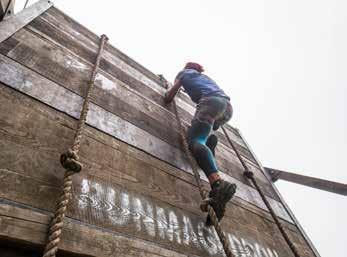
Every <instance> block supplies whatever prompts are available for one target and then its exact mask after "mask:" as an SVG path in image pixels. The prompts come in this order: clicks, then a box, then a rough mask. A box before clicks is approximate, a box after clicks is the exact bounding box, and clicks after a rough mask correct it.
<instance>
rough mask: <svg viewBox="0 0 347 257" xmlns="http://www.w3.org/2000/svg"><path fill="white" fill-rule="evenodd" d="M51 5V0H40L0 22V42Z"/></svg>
mask: <svg viewBox="0 0 347 257" xmlns="http://www.w3.org/2000/svg"><path fill="white" fill-rule="evenodd" d="M52 6H53V3H52V1H49V0H40V1H38V2H37V3H35V4H33V5H31V6H30V7H28V8H26V9H24V10H23V11H21V12H19V13H18V14H16V15H13V16H11V17H9V18H8V19H6V20H4V21H2V22H0V43H1V42H3V41H4V40H6V39H8V38H9V37H10V36H12V35H13V34H14V33H16V32H17V31H18V30H20V29H21V28H23V27H24V26H26V25H27V24H28V23H29V22H31V21H32V20H33V19H35V18H36V17H38V16H40V15H41V14H42V13H44V12H45V11H46V10H48V9H49V8H50V7H52Z"/></svg>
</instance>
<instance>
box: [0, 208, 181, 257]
mask: <svg viewBox="0 0 347 257" xmlns="http://www.w3.org/2000/svg"><path fill="white" fill-rule="evenodd" d="M49 220H50V216H49V215H47V214H46V213H40V212H38V211H34V210H30V209H26V208H24V207H18V206H15V205H13V204H11V205H10V204H6V203H3V202H2V203H0V228H1V229H0V238H6V239H10V240H11V239H12V240H16V241H17V240H21V241H23V242H25V243H31V244H35V245H40V246H41V247H42V245H43V243H44V242H45V239H46V233H47V228H48V224H49ZM61 239H62V240H61V242H60V245H59V247H60V250H63V251H66V252H70V253H75V254H83V255H87V256H98V257H103V256H105V257H108V256H110V257H111V256H124V257H135V256H155V257H174V256H179V257H184V256H187V255H185V254H181V253H179V252H176V251H173V250H170V249H167V248H164V247H162V246H160V245H158V244H156V243H154V242H149V241H144V240H141V239H138V238H136V237H132V238H130V237H127V236H126V235H122V234H119V233H115V232H112V231H109V230H105V229H103V230H101V229H98V228H96V227H92V226H89V225H88V224H85V223H81V222H77V221H75V220H73V219H69V218H66V219H65V226H64V229H63V234H62V238H61ZM41 247H40V248H41ZM40 250H41V249H40Z"/></svg>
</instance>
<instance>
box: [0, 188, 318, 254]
mask: <svg viewBox="0 0 347 257" xmlns="http://www.w3.org/2000/svg"><path fill="white" fill-rule="evenodd" d="M96 194H97V193H96ZM100 201H101V202H103V201H104V199H102V200H100ZM130 201H131V200H130ZM126 202H127V201H125V205H127V203H126ZM12 203H13V202H12V201H8V200H5V201H4V200H2V201H0V220H1V222H0V227H1V228H2V229H1V232H0V238H1V237H2V238H3V237H6V238H7V239H14V240H22V241H26V242H28V241H29V242H32V241H31V240H33V239H34V238H40V239H41V240H40V241H39V242H37V241H36V242H35V243H36V244H42V242H43V239H44V238H45V233H46V225H47V224H48V221H49V218H48V217H47V216H46V214H45V213H42V212H40V213H39V212H37V211H35V209H33V208H31V207H30V208H29V209H28V208H26V209H24V208H23V207H24V206H23V207H22V205H21V204H18V203H16V204H12ZM89 205H92V204H89ZM131 208H132V207H131ZM135 208H137V207H135ZM118 211H120V210H118ZM137 211H138V210H137ZM153 213H154V215H155V218H151V216H150V215H148V211H147V210H143V209H142V210H141V211H138V212H137V213H136V214H133V213H132V212H131V210H130V211H126V212H125V217H126V219H130V220H132V221H133V224H135V226H138V229H141V230H146V231H149V228H150V224H152V225H153V227H154V228H155V232H154V233H155V234H156V235H158V236H159V237H160V238H166V239H167V240H172V243H171V245H167V246H165V245H163V244H162V243H161V242H160V241H155V240H148V239H149V238H148V239H147V240H143V239H141V238H139V235H138V234H136V236H135V237H134V236H132V237H129V235H127V234H126V233H124V231H121V232H120V233H119V232H116V231H113V230H112V229H103V230H100V227H99V226H95V225H92V226H91V225H90V224H88V223H85V222H83V221H79V222H78V223H77V222H76V221H75V220H74V219H70V218H67V219H66V222H65V227H64V230H63V236H62V241H63V243H62V244H61V249H62V250H65V251H66V250H67V251H71V252H75V253H76V252H77V253H82V254H83V252H81V248H80V247H79V244H84V245H86V246H89V244H90V242H89V240H82V238H79V240H80V241H79V244H78V245H77V246H76V245H75V242H74V240H73V244H71V245H70V247H71V248H70V249H66V247H64V245H65V244H64V241H65V240H68V239H69V238H70V237H75V236H77V235H74V233H76V234H77V233H78V234H87V235H88V236H90V237H92V238H93V239H94V234H97V233H98V232H100V231H104V232H105V231H106V232H107V233H109V238H110V241H112V242H115V243H123V242H122V241H123V240H122V238H128V239H130V240H134V241H140V242H142V243H143V245H150V246H151V247H155V246H156V247H157V248H162V249H163V250H166V251H168V252H173V251H177V252H175V253H176V254H189V256H191V255H192V253H191V251H188V250H187V249H185V248H184V247H185V245H189V247H190V248H194V247H200V248H204V247H207V249H204V250H203V251H201V253H200V256H210V255H213V256H218V255H219V254H220V250H221V249H220V247H221V245H220V243H219V242H218V241H216V238H215V236H216V235H215V232H214V231H213V230H211V229H207V228H206V227H201V226H199V225H198V226H197V225H196V221H195V220H190V218H187V217H184V218H183V220H182V221H181V218H180V217H179V216H178V217H177V220H176V218H174V217H175V216H173V215H176V214H168V213H167V212H166V210H160V211H158V209H154V210H153ZM114 215H115V214H114V212H113V213H112V211H110V212H109V216H111V217H112V216H113V218H114ZM170 215H171V216H170ZM43 218H45V220H44V222H43ZM163 219H164V220H163ZM160 220H161V222H159V221H160ZM121 222H123V220H117V223H121ZM181 222H183V223H182V224H183V226H185V228H184V229H182V230H181V231H180V230H179V228H178V227H179V226H180V225H181ZM40 224H42V225H44V226H41V225H40ZM71 224H79V225H82V226H86V227H87V228H92V229H93V231H90V232H89V233H81V232H83V230H81V229H71V227H70V226H71ZM87 224H88V225H87ZM231 225H234V224H223V227H224V228H225V229H226V231H227V237H228V239H229V240H230V243H231V245H232V250H233V251H234V253H235V254H237V255H239V254H245V255H246V256H247V254H250V255H251V256H253V255H254V256H264V257H272V256H283V257H287V256H288V257H290V256H291V254H292V253H291V252H290V250H289V248H288V247H287V246H286V245H285V243H284V241H283V239H282V238H281V237H280V236H279V235H278V233H276V230H273V231H272V228H270V227H269V226H268V225H265V226H267V227H266V230H268V231H272V233H273V234H271V235H268V234H264V233H259V232H257V231H242V229H240V228H239V227H237V229H235V230H233V231H232V232H229V231H228V229H229V228H230V226H231ZM4 228H5V229H4ZM30 230H32V231H30ZM290 236H291V237H293V241H294V242H295V243H296V244H298V246H299V249H300V251H302V252H303V253H307V255H306V254H305V255H303V256H313V255H311V254H310V252H309V251H307V248H306V247H305V245H303V246H301V243H302V241H301V240H300V238H298V237H297V235H296V233H295V232H294V233H291V234H290ZM82 242H85V243H82ZM153 242H155V243H153ZM177 242H179V245H180V247H179V248H175V244H177ZM93 246H94V245H91V246H90V247H91V248H93V250H94V247H93ZM95 250H96V251H98V254H99V255H97V256H105V254H106V256H107V254H108V251H105V249H95ZM84 253H85V252H84ZM89 253H90V254H91V255H93V256H94V254H95V253H94V252H93V251H92V252H89Z"/></svg>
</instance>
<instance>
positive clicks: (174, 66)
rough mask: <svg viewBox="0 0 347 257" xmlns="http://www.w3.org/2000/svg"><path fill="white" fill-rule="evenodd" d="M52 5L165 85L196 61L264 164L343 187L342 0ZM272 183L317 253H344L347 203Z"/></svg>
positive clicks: (346, 8)
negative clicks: (221, 91) (107, 40)
mask: <svg viewBox="0 0 347 257" xmlns="http://www.w3.org/2000/svg"><path fill="white" fill-rule="evenodd" d="M16 2H17V5H18V6H21V5H22V4H23V3H24V1H20V0H17V1H16ZM32 2H35V1H30V3H32ZM54 2H55V6H56V7H58V8H60V9H61V10H63V11H64V12H65V13H67V14H68V15H70V16H71V17H73V18H74V19H75V20H77V21H78V22H80V23H81V24H83V25H84V26H86V27H87V28H89V29H90V30H92V31H93V32H95V33H97V34H99V35H101V34H103V33H105V34H107V35H108V36H109V37H110V41H111V43H112V44H113V45H114V46H116V47H117V48H119V49H120V50H121V51H123V52H124V53H126V54H127V55H129V56H130V57H132V58H134V59H135V60H136V61H138V62H139V63H141V64H142V65H144V66H145V67H147V68H148V69H150V70H151V71H153V72H155V73H162V74H164V75H165V76H166V77H167V78H168V79H170V80H173V78H174V77H175V75H176V73H177V72H178V71H179V70H180V69H181V68H182V66H183V65H184V63H185V62H187V61H196V62H199V63H201V64H203V65H204V67H205V70H206V73H207V74H208V75H209V76H211V77H212V78H213V79H214V80H216V81H217V82H218V84H219V85H220V86H221V87H222V88H223V89H225V91H226V92H227V93H228V94H229V95H230V96H231V99H232V104H233V106H234V117H233V119H232V122H231V125H233V126H235V127H237V128H239V129H240V130H241V132H242V133H243V135H244V136H245V138H246V139H247V141H248V143H249V144H250V145H251V147H252V148H253V150H254V152H255V153H256V155H257V156H258V158H259V159H260V161H261V162H262V163H263V164H264V165H265V166H269V167H273V168H279V169H284V170H288V171H295V172H297V173H301V174H305V175H310V176H315V177H320V178H324V179H328V180H333V181H339V182H342V183H346V182H347V164H346V159H347V158H346V157H347V156H346V152H347V133H346V131H347V117H346V109H347V103H346V100H347V72H346V71H347V48H346V46H347V1H346V0H325V1H324V0H254V1H245V0H244V1H231V0H225V1H224V0H223V1H222V0H217V1H211V0H210V1H198V0H190V1H187V0H185V1H183V0H176V1H163V0H156V1H155V0H146V1H144V0H137V1H135V0H127V1H106V0H104V1H101V0H99V1H82V0H74V1H71V0H70V1H68V0H55V1H54ZM276 185H277V186H278V188H279V190H280V192H281V193H282V195H283V196H284V198H285V199H286V201H287V203H288V204H289V205H290V207H291V209H292V210H293V212H294V213H295V215H296V217H297V218H298V219H299V221H300V223H301V224H302V226H303V227H304V228H305V230H306V232H307V233H308V235H309V236H310V238H311V240H312V241H313V243H314V244H315V246H316V248H317V249H318V251H319V252H320V254H321V256H322V257H345V256H346V243H347V242H346V231H347V221H346V218H347V201H346V197H343V196H339V195H335V194H332V193H328V192H323V191H318V190H315V189H311V188H305V187H303V186H299V185H295V184H291V183H287V182H277V184H276Z"/></svg>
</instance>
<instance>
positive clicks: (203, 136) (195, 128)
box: [188, 121, 217, 177]
mask: <svg viewBox="0 0 347 257" xmlns="http://www.w3.org/2000/svg"><path fill="white" fill-rule="evenodd" d="M211 130H212V125H210V124H208V123H205V122H200V121H193V122H192V126H191V127H190V128H189V130H188V141H189V148H190V150H191V152H192V154H193V156H194V157H195V159H196V161H197V163H198V164H199V166H200V168H201V169H202V170H203V171H204V173H205V175H206V176H207V177H208V176H209V175H211V174H212V173H214V172H216V171H217V165H216V161H215V159H214V152H212V151H214V147H215V146H216V144H217V137H216V136H214V135H211V136H210V137H208V136H209V134H210V132H211ZM207 141H208V142H207ZM206 143H207V145H208V146H210V147H208V146H207V145H206Z"/></svg>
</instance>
